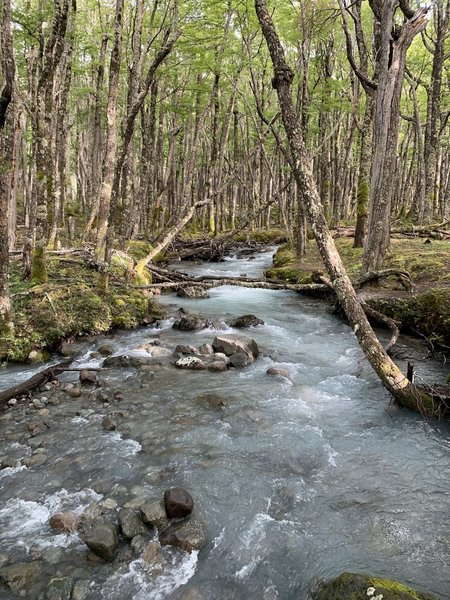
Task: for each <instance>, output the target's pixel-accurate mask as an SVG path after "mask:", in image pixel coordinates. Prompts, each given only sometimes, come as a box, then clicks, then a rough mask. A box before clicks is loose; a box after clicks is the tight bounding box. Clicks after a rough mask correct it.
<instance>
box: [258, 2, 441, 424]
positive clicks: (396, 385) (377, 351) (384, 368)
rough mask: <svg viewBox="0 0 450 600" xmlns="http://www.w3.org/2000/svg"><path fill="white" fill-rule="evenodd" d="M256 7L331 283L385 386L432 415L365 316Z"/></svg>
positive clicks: (287, 79) (276, 52)
mask: <svg viewBox="0 0 450 600" xmlns="http://www.w3.org/2000/svg"><path fill="white" fill-rule="evenodd" d="M255 7H256V14H257V16H258V19H259V22H260V25H261V29H262V32H263V35H264V37H265V39H266V42H267V46H268V48H269V52H270V55H271V58H272V63H273V67H274V78H273V86H274V88H275V89H276V91H277V95H278V101H279V104H280V109H281V113H282V118H283V125H284V127H285V130H286V135H287V137H288V140H289V145H290V148H291V154H292V158H293V160H294V169H293V174H294V177H295V180H296V182H297V185H298V187H299V189H300V192H301V194H302V197H303V200H304V204H305V208H306V211H307V214H308V218H309V222H310V224H311V227H312V230H313V232H314V236H315V239H316V243H317V247H318V249H319V252H320V254H321V256H322V259H323V261H324V264H325V266H326V269H327V272H328V274H329V276H330V279H331V285H332V286H333V288H334V290H335V293H336V295H337V298H338V300H339V302H340V303H341V305H342V307H343V309H344V311H345V314H346V315H347V317H348V319H349V321H350V324H351V326H352V328H353V331H354V333H355V335H356V338H357V340H358V342H359V344H360V345H361V348H362V350H363V352H364V354H365V356H366V358H367V360H368V361H369V362H370V364H371V366H372V367H373V369H374V370H375V372H376V373H377V375H378V376H379V377H380V379H381V381H382V383H383V385H384V386H385V387H386V388H387V389H388V390H389V391H390V392H391V394H392V395H393V396H394V397H395V398H396V399H397V400H398V401H399V402H400V403H401V404H403V405H404V406H407V407H409V408H413V409H415V410H422V411H424V412H428V413H430V414H434V412H435V406H434V403H433V400H432V398H430V397H429V396H427V395H426V394H424V393H422V392H420V391H419V390H418V389H417V388H416V387H415V386H414V385H413V384H412V383H411V382H410V381H408V379H407V378H406V377H405V375H403V373H402V372H401V371H400V369H399V368H398V367H397V365H396V364H395V363H394V362H393V361H392V360H391V359H390V357H389V356H388V355H387V354H386V352H385V351H384V349H383V347H382V345H381V344H380V342H379V340H378V338H377V337H376V335H375V333H374V332H373V330H372V328H371V326H370V324H369V322H368V320H367V317H366V315H365V314H364V311H363V309H362V307H361V304H360V302H359V300H358V298H357V296H356V293H355V290H354V289H353V286H352V284H351V281H350V279H349V277H348V275H347V273H346V271H345V268H344V266H343V264H342V261H341V258H340V256H339V253H338V251H337V249H336V246H335V244H334V240H333V238H332V236H331V234H330V231H329V229H328V225H327V222H326V219H325V215H324V212H323V208H322V204H321V202H320V197H319V194H318V191H317V187H316V183H315V181H314V177H313V175H312V172H311V169H310V168H309V157H308V155H307V153H306V148H305V145H304V142H303V138H302V135H301V126H300V123H299V120H298V116H297V113H296V111H295V108H294V104H293V101H292V96H291V84H292V79H293V72H292V70H291V69H290V67H289V66H288V64H287V62H286V59H285V56H284V50H283V47H282V45H281V43H280V40H279V38H278V35H277V32H276V30H275V27H274V24H273V21H272V18H271V16H270V14H269V12H268V9H267V4H266V0H255Z"/></svg>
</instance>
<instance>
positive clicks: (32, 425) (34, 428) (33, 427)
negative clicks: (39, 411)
mask: <svg viewBox="0 0 450 600" xmlns="http://www.w3.org/2000/svg"><path fill="white" fill-rule="evenodd" d="M27 429H28V431H29V432H30V433H31V435H32V436H33V437H34V436H36V435H40V434H41V433H45V432H46V431H47V430H48V425H47V422H46V421H43V420H42V421H30V422H29V423H28V424H27Z"/></svg>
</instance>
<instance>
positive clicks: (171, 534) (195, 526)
mask: <svg viewBox="0 0 450 600" xmlns="http://www.w3.org/2000/svg"><path fill="white" fill-rule="evenodd" d="M160 540H161V544H163V545H169V546H174V547H175V548H179V549H180V550H184V551H185V552H192V551H193V550H201V549H202V548H203V546H204V545H205V544H206V529H205V526H204V525H203V523H201V522H200V521H197V520H196V519H192V520H191V521H187V522H185V523H177V524H174V525H171V526H170V527H169V528H168V529H166V530H165V531H163V533H162V534H161V536H160Z"/></svg>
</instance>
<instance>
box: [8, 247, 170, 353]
mask: <svg viewBox="0 0 450 600" xmlns="http://www.w3.org/2000/svg"><path fill="white" fill-rule="evenodd" d="M147 252H148V246H147V245H146V244H142V243H139V242H133V243H131V244H130V245H129V246H128V247H127V248H126V249H125V251H123V252H117V253H115V254H114V256H113V259H112V261H111V268H110V270H109V275H108V286H107V287H105V276H104V274H102V273H101V272H99V270H98V269H96V268H94V267H93V266H90V265H89V263H88V262H86V261H85V260H84V259H83V257H79V256H77V255H55V254H49V255H48V263H47V271H48V282H47V283H45V284H41V285H33V281H32V280H30V281H23V279H22V276H21V271H20V267H21V264H20V261H13V262H12V263H11V269H10V288H11V296H12V304H13V311H14V335H12V336H3V337H2V338H1V340H0V361H1V362H4V361H11V362H24V361H26V360H27V359H28V358H29V357H30V353H32V354H33V355H34V356H35V358H45V357H46V353H48V352H50V351H52V350H54V349H55V348H56V347H57V346H58V345H59V344H60V342H61V341H63V340H68V339H73V338H75V337H77V336H80V335H83V334H89V335H95V334H99V333H105V332H107V331H109V330H111V329H113V328H120V329H131V328H134V327H137V326H139V325H140V324H143V323H147V322H150V321H152V320H153V319H154V318H158V317H159V316H161V315H160V308H159V306H158V304H157V302H156V301H155V300H154V299H153V298H152V297H151V296H149V295H148V294H146V293H145V292H144V291H142V290H140V289H136V288H135V287H134V284H136V283H137V284H142V283H149V278H147V279H146V281H136V279H135V273H134V271H133V260H132V258H133V259H135V260H136V259H139V258H140V257H142V256H145V254H146V253H147Z"/></svg>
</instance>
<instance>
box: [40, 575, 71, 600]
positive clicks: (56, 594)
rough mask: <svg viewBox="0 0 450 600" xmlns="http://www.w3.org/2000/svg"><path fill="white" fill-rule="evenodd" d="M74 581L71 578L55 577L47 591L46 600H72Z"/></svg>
mask: <svg viewBox="0 0 450 600" xmlns="http://www.w3.org/2000/svg"><path fill="white" fill-rule="evenodd" d="M72 587H73V581H72V579H71V578H70V577H54V578H53V579H51V580H50V582H49V584H48V586H47V589H46V591H45V600H70V598H71V594H72Z"/></svg>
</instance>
